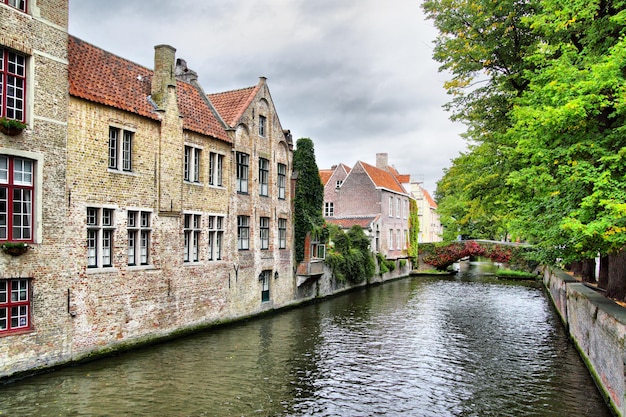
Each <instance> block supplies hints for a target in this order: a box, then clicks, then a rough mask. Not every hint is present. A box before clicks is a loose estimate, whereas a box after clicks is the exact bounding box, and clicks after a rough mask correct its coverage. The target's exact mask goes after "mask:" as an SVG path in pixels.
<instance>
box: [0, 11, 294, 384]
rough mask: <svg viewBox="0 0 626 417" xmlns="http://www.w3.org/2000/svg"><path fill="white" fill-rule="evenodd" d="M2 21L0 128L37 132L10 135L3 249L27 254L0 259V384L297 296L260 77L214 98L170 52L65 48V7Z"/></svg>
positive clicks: (282, 155) (285, 161) (2, 171)
mask: <svg viewBox="0 0 626 417" xmlns="http://www.w3.org/2000/svg"><path fill="white" fill-rule="evenodd" d="M0 1H2V0H0ZM9 4H11V5H13V4H17V7H15V6H11V5H9ZM0 22H1V23H0V24H1V25H2V29H3V30H2V31H1V32H0V33H1V34H0V51H1V53H2V57H1V58H0V59H1V60H0V63H2V64H0V68H2V74H0V75H1V76H2V79H1V82H2V86H3V87H4V86H8V87H9V88H2V89H0V90H2V91H3V94H4V96H3V98H2V109H1V110H2V115H3V116H7V117H8V118H10V119H18V120H21V121H24V122H25V123H26V124H27V128H26V129H25V130H24V131H23V132H21V133H20V134H18V135H17V136H8V135H6V134H0V245H2V244H4V245H5V246H15V243H21V242H23V243H26V244H28V250H27V252H26V253H25V254H22V255H20V256H13V255H10V254H7V253H3V252H0V268H1V269H0V271H1V272H0V357H2V358H6V360H2V361H0V378H5V377H8V376H14V375H17V374H19V373H22V372H30V371H32V370H36V369H38V368H45V367H49V366H53V365H57V364H62V363H65V362H69V361H73V360H78V359H81V358H84V357H89V356H91V355H93V354H97V353H98V352H101V351H108V350H115V349H118V348H125V347H128V346H132V345H134V344H139V343H143V342H146V341H148V340H154V339H158V338H162V337H168V336H170V335H172V334H176V333H179V332H180V331H184V330H191V329H195V328H199V327H204V326H208V325H211V324H214V323H218V322H222V321H228V320H233V319H237V318H241V317H247V316H250V315H253V314H256V313H258V312H261V311H264V310H267V309H271V308H279V307H282V306H285V305H287V304H290V303H293V302H295V301H296V300H295V296H296V292H295V287H296V285H295V278H294V276H293V256H292V246H293V245H292V239H293V238H292V236H293V232H292V214H291V193H292V188H291V187H290V184H291V171H292V153H293V149H292V140H291V136H290V135H289V133H288V131H284V130H283V128H282V126H281V124H280V121H279V119H278V116H277V114H276V110H275V107H274V103H273V101H272V98H271V95H270V92H269V88H268V86H267V84H266V80H265V78H261V79H260V81H259V83H258V84H257V85H256V86H253V87H250V88H245V89H241V90H236V91H230V92H226V93H219V94H212V95H207V94H205V92H204V90H203V89H202V87H201V86H200V84H199V83H198V80H197V76H196V73H195V72H194V71H192V70H190V69H189V68H188V67H187V64H186V62H185V61H184V60H182V59H176V56H175V52H176V51H175V49H174V48H173V47H171V46H168V45H158V46H156V47H155V59H154V69H148V68H145V67H142V66H140V65H137V64H135V63H133V62H131V61H128V60H126V59H124V58H121V57H118V56H116V55H114V54H112V53H110V52H107V51H104V50H102V49H100V48H98V47H96V46H94V45H91V44H89V43H87V42H84V41H82V40H80V39H78V38H75V37H71V36H68V34H67V0H54V1H48V2H40V1H36V0H29V1H28V2H24V1H21V2H20V1H17V2H16V3H15V2H13V1H11V2H8V4H7V1H2V2H0ZM35 81H36V82H35ZM16 103H17V104H16Z"/></svg>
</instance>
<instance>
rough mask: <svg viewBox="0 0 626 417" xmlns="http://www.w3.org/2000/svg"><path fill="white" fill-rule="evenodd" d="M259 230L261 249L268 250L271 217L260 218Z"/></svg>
mask: <svg viewBox="0 0 626 417" xmlns="http://www.w3.org/2000/svg"><path fill="white" fill-rule="evenodd" d="M259 231H260V236H261V249H262V250H267V249H269V248H270V218H269V217H261V218H259Z"/></svg>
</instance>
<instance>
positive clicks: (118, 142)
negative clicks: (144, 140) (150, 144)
mask: <svg viewBox="0 0 626 417" xmlns="http://www.w3.org/2000/svg"><path fill="white" fill-rule="evenodd" d="M134 135H135V132H133V131H132V130H128V129H124V128H121V127H118V126H114V125H112V126H109V162H108V169H109V170H110V171H118V172H132V171H133V139H134Z"/></svg>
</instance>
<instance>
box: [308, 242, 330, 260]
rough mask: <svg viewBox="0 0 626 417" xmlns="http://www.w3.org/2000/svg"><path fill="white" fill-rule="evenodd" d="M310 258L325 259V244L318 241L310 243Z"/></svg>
mask: <svg viewBox="0 0 626 417" xmlns="http://www.w3.org/2000/svg"><path fill="white" fill-rule="evenodd" d="M311 258H313V259H325V258H326V245H325V244H323V243H319V242H312V243H311Z"/></svg>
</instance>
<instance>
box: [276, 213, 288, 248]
mask: <svg viewBox="0 0 626 417" xmlns="http://www.w3.org/2000/svg"><path fill="white" fill-rule="evenodd" d="M286 247H287V219H278V248H279V249H285V248H286Z"/></svg>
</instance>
